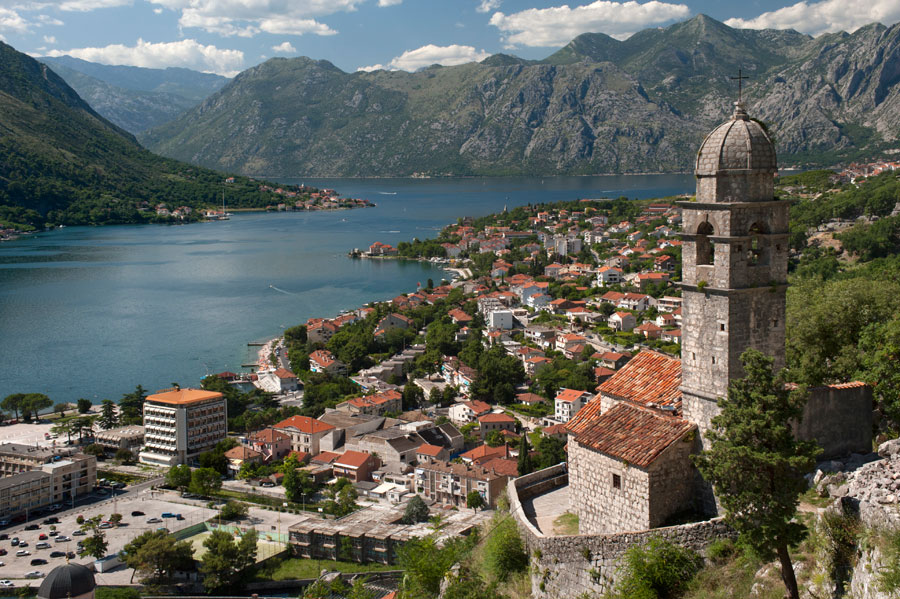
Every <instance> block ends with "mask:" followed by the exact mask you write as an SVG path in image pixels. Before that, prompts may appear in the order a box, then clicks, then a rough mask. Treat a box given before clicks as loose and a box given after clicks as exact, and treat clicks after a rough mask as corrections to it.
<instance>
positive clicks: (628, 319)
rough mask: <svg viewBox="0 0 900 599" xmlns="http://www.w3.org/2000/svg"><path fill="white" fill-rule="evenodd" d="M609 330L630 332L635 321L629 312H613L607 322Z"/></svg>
mask: <svg viewBox="0 0 900 599" xmlns="http://www.w3.org/2000/svg"><path fill="white" fill-rule="evenodd" d="M607 324H608V325H609V328H611V329H615V330H617V331H625V332H628V331H631V330H632V329H634V325H635V324H636V320H635V318H634V314H632V313H631V312H614V313H613V314H612V316H610V317H609V320H608V321H607Z"/></svg>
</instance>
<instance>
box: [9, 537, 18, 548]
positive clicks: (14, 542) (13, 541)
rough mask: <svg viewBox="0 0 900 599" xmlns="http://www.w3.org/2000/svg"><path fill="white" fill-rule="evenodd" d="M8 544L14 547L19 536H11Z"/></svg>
mask: <svg viewBox="0 0 900 599" xmlns="http://www.w3.org/2000/svg"><path fill="white" fill-rule="evenodd" d="M10 544H11V545H12V546H13V547H15V546H16V545H18V544H19V537H13V538H12V541H10Z"/></svg>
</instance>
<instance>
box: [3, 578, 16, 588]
mask: <svg viewBox="0 0 900 599" xmlns="http://www.w3.org/2000/svg"><path fill="white" fill-rule="evenodd" d="M14 586H16V585H14V584H13V583H12V581H11V580H0V587H2V588H4V589H11V588H13V587H14Z"/></svg>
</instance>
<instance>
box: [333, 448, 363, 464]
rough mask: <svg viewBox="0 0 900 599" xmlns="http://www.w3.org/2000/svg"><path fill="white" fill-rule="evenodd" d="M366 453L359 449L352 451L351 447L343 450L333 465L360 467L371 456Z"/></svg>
mask: <svg viewBox="0 0 900 599" xmlns="http://www.w3.org/2000/svg"><path fill="white" fill-rule="evenodd" d="M371 457H372V456H370V455H369V454H367V453H363V452H361V451H353V450H352V449H350V450H347V451H345V452H344V455H342V456H341V457H339V458H338V459H336V460H335V461H334V465H335V466H347V467H349V468H362V467H363V466H365V465H366V462H367V461H369V458H371Z"/></svg>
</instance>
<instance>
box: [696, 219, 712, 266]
mask: <svg viewBox="0 0 900 599" xmlns="http://www.w3.org/2000/svg"><path fill="white" fill-rule="evenodd" d="M714 232H715V231H714V230H713V226H712V225H711V224H709V221H703V222H702V223H700V226H699V227H697V237H696V240H695V241H694V244H695V246H696V256H697V265H698V266H699V265H709V264H713V263H714V261H715V258H716V251H715V245H714V244H713V243H711V242H710V241H709V236H710V235H712V234H713V233H714Z"/></svg>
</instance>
